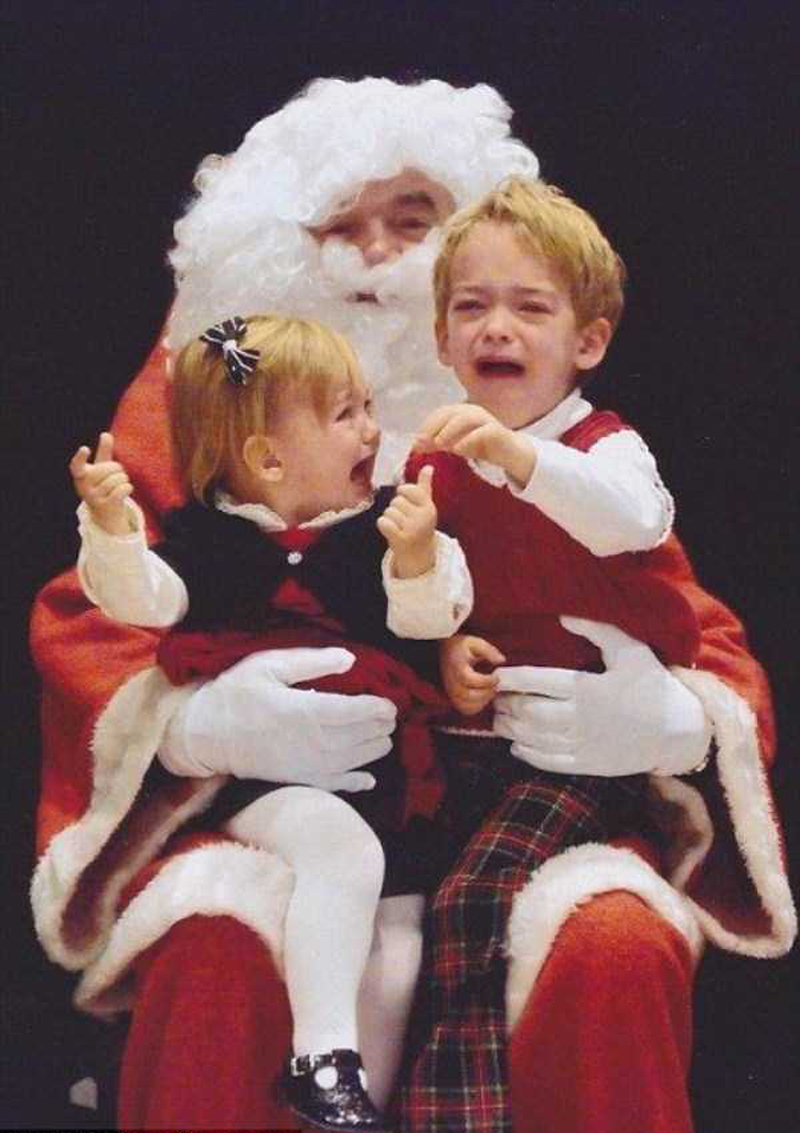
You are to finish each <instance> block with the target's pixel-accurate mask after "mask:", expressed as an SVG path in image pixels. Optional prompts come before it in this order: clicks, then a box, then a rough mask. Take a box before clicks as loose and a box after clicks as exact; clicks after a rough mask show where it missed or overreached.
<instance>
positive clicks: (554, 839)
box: [398, 736, 645, 1133]
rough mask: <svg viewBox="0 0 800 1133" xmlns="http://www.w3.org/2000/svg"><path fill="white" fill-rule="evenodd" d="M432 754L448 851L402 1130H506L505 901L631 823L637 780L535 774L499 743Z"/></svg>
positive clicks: (454, 739) (430, 926)
mask: <svg viewBox="0 0 800 1133" xmlns="http://www.w3.org/2000/svg"><path fill="white" fill-rule="evenodd" d="M440 755H441V757H442V760H443V762H444V764H445V769H446V773H447V783H448V789H447V796H446V799H445V802H444V804H443V812H442V815H441V817H442V820H443V821H444V822H445V824H446V825H447V827H448V828H449V830H450V831H451V834H452V844H453V846H454V850H453V851H452V854H451V858H450V863H449V865H448V866H446V868H447V872H446V875H445V877H444V880H443V881H442V882H441V884H440V885H439V887H438V889H437V890H436V892H435V893H434V895H433V896H432V897H431V899H430V900H429V903H428V910H427V921H426V932H425V940H426V943H425V956H424V961H423V965H424V966H423V972H422V978H421V980H420V985H419V986H420V993H419V995H418V999H417V1002H416V1004H415V1007H414V1012H413V1015H412V1023H411V1028H410V1036H409V1038H410V1042H409V1054H408V1061H407V1063H406V1066H405V1071H404V1074H403V1082H402V1086H401V1091H400V1095H399V1115H398V1116H399V1122H400V1128H401V1129H402V1130H404V1133H510V1130H511V1115H510V1105H509V1096H508V1072H507V1066H506V1023H505V982H506V967H507V965H506V959H505V954H504V942H505V936H506V926H507V923H508V918H509V914H510V912H511V904H512V899H513V897H514V894H515V893H516V892H517V891H518V890H519V889H521V888H522V887H523V886H524V885H525V883H526V882H527V881H528V880H529V878H530V875H531V871H532V870H534V869H535V868H536V867H537V866H538V865H540V864H541V863H542V862H544V861H545V860H546V859H547V858H550V857H552V856H553V855H554V854H557V853H558V852H559V851H560V850H562V849H564V848H566V847H567V846H574V845H578V844H579V843H581V842H588V841H594V840H605V839H607V838H609V837H610V836H612V835H613V834H614V833H616V832H618V830H620V829H621V828H623V827H624V826H626V825H629V824H630V821H631V818H632V816H633V815H634V814H635V812H636V809H637V807H638V805H639V803H640V802H641V799H642V792H643V790H644V782H645V780H644V777H643V776H631V777H624V778H617V779H606V778H600V777H595V776H578V775H553V774H550V773H548V772H540V771H536V770H535V769H534V768H531V767H528V766H527V765H526V764H524V763H522V762H521V761H519V760H517V759H515V758H514V757H513V756H511V755H510V754H509V744H508V743H507V742H506V741H504V740H498V739H476V738H474V737H463V736H445V737H442V742H441V744H440ZM459 847H460V848H461V852H460V853H458V848H459Z"/></svg>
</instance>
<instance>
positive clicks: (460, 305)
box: [453, 299, 481, 311]
mask: <svg viewBox="0 0 800 1133" xmlns="http://www.w3.org/2000/svg"><path fill="white" fill-rule="evenodd" d="M480 308H481V304H480V303H479V302H478V300H477V299H457V300H456V302H455V303H453V310H454V311H479V310H480Z"/></svg>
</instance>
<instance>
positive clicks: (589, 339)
mask: <svg viewBox="0 0 800 1133" xmlns="http://www.w3.org/2000/svg"><path fill="white" fill-rule="evenodd" d="M610 341H611V323H610V322H609V321H608V319H604V318H602V317H600V318H597V319H593V320H592V321H591V322H590V323H587V324H586V326H585V327H583V329H582V330H581V331H580V332H579V342H578V352H577V357H576V358H575V365H576V366H577V367H578V369H579V370H593V369H594V367H595V366H599V365H600V363H601V362H602V361H603V358H605V354H606V350H608V344H609V342H610Z"/></svg>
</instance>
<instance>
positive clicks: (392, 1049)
mask: <svg viewBox="0 0 800 1133" xmlns="http://www.w3.org/2000/svg"><path fill="white" fill-rule="evenodd" d="M424 907H425V898H424V897H423V896H422V894H420V893H408V894H404V895H403V896H400V897H384V898H383V900H382V901H380V903H379V904H378V913H377V916H376V918H375V936H374V937H373V941H372V950H371V951H370V954H369V959H368V961H367V970H366V971H365V973H364V979H363V981H362V983H361V991H360V993H359V997H358V1033H359V1036H360V1038H361V1054H362V1057H363V1059H364V1067H365V1069H366V1072H367V1078H368V1080H369V1094H370V1097H371V1098H372V1100H373V1101H374V1102H375V1104H376V1105H377V1106H378V1108H379V1109H381V1108H383V1107H384V1106H385V1105H386V1103H387V1101H388V1100H389V1097H390V1095H391V1093H392V1090H393V1088H394V1086H395V1084H396V1079H397V1072H398V1070H399V1067H400V1061H401V1059H402V1056H403V1048H404V1045H405V1036H406V1026H407V1024H408V1016H409V1012H410V1010H411V1003H412V1001H413V998H414V992H415V990H416V986H417V979H418V977H419V965H420V960H421V958H422V914H423V910H424Z"/></svg>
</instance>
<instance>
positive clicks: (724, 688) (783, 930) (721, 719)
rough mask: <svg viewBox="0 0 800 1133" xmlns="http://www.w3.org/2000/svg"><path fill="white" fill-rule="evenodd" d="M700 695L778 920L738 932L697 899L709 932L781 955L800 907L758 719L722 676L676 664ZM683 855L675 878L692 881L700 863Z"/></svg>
mask: <svg viewBox="0 0 800 1133" xmlns="http://www.w3.org/2000/svg"><path fill="white" fill-rule="evenodd" d="M672 671H673V672H674V674H675V676H676V677H677V678H678V679H679V680H680V681H682V682H683V684H684V685H686V687H687V688H688V689H690V690H691V691H692V692H693V693H695V695H696V696H697V697H698V698H699V699H700V701H701V703H702V705H703V708H704V709H705V712H706V714H707V715H708V716H709V718H710V719H711V721H712V724H713V727H714V736H715V739H716V743H717V757H716V763H717V771H718V774H719V781H720V784H721V786H722V790H723V793H724V795H725V799H726V802H727V804H728V809H729V812H730V816H731V823H732V825H733V830H734V834H735V836H736V841H737V844H738V846H739V849H740V851H741V854H742V859H743V861H744V864H745V867H746V868H747V872H748V873H749V875H750V878H751V880H752V882H753V885H754V886H755V889H756V892H757V894H758V897H759V900H760V901H761V904H762V906H763V908H764V911H765V912H766V913H767V915H768V916H769V918H770V921H771V923H772V932H771V934H770V935H768V936H739V935H737V934H735V933H733V932H730V931H729V930H728V929H726V928H724V927H723V926H722V925H721V924H720V923H719V921H718V920H716V919H715V918H714V917H713V916H711V914H710V913H709V912H708V911H707V910H706V909H704V908H703V907H702V906H701V905H699V904H697V903H696V902H694V901H692V906H693V908H694V910H695V914H696V916H697V919H698V921H699V923H700V925H701V926H702V928H703V931H704V932H705V934H706V936H707V937H708V938H709V940H711V941H713V942H714V944H717V945H719V947H721V948H726V949H728V950H730V951H731V952H740V953H742V954H744V955H747V956H757V957H761V958H767V957H771V956H782V955H783V954H784V953H786V952H788V951H789V949H790V948H791V946H792V944H793V942H794V939H795V937H796V935H797V914H796V912H795V907H794V902H793V901H792V894H791V890H790V889H789V882H788V879H787V876H786V870H785V868H784V864H783V857H782V854H781V847H780V839H779V832H778V822H777V818H776V816H775V814H774V812H773V809H772V804H771V795H770V791H769V786H768V783H767V777H766V772H765V770H764V766H763V764H762V762H761V756H760V747H759V741H758V730H757V726H756V719H755V716H754V714H753V711H752V709H751V708H750V706H749V705H748V704H747V702H746V701H745V700H744V699H743V698H742V697H741V696H739V695H738V694H737V693H736V692H734V690H733V689H731V688H730V687H729V686H728V685H726V684H725V683H724V682H723V681H721V680H720V679H719V678H718V677H716V676H714V675H713V674H712V673H709V672H707V671H704V670H700V669H680V668H675V669H673V670H672ZM651 784H652V785H653V786H654V787H655V788H656V789H659V790H660V792H661V793H662V795H664V797H665V798H668V799H669V800H670V801H675V799H676V793H675V787H674V786H671V781H670V780H669V779H664V780H661V785H659V780H658V779H657V778H656V777H652V778H651ZM699 860H701V859H699V858H697V857H695V859H694V860H692V859H691V857H690V858H689V859H687V860H685V861H683V862H679V863H678V864H677V866H676V867H675V869H674V871H673V873H672V875H671V877H670V880H671V881H672V883H673V884H674V885H676V886H678V887H679V888H680V887H683V886H685V885H686V883H687V881H688V879H689V877H690V876H691V871H692V869H693V868H694V866H695V864H697V863H698V861H699Z"/></svg>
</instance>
